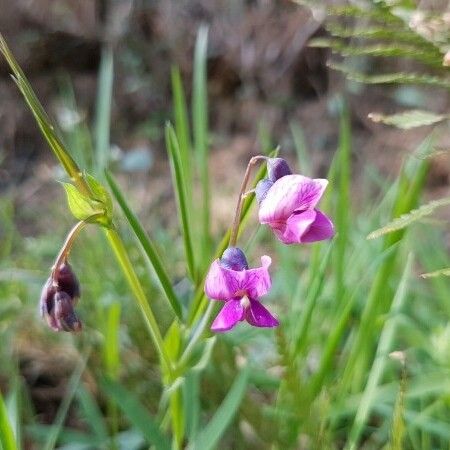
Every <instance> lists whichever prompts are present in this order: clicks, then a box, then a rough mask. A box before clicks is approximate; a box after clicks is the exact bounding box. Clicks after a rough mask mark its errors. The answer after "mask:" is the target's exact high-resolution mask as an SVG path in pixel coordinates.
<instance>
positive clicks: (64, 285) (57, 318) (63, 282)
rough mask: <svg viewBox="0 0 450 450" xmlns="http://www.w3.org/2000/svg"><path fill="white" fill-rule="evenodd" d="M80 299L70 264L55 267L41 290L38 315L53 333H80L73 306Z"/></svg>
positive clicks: (75, 278) (76, 281) (79, 322)
mask: <svg viewBox="0 0 450 450" xmlns="http://www.w3.org/2000/svg"><path fill="white" fill-rule="evenodd" d="M79 297H80V285H79V283H78V280H77V277H76V276H75V273H74V272H73V270H72V268H71V266H70V264H69V263H68V262H67V261H65V262H63V263H62V264H61V265H60V266H59V267H56V268H55V269H54V270H53V272H52V274H51V276H50V277H49V278H48V280H47V281H46V283H45V284H44V287H43V288H42V293H41V298H40V302H39V308H40V313H41V316H42V317H43V318H45V319H46V321H47V323H48V326H49V327H50V328H52V329H53V330H55V331H81V327H82V325H81V321H80V319H79V318H78V317H77V315H76V313H75V311H74V309H73V308H74V306H75V304H76V303H77V301H78V299H79Z"/></svg>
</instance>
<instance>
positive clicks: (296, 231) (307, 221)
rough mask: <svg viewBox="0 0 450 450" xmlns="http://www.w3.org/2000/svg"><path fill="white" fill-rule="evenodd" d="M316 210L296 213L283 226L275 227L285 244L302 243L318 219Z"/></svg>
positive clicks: (279, 237)
mask: <svg viewBox="0 0 450 450" xmlns="http://www.w3.org/2000/svg"><path fill="white" fill-rule="evenodd" d="M316 215H317V213H316V211H314V210H309V211H304V212H301V213H294V214H293V215H292V216H291V217H289V219H288V220H287V222H286V224H283V226H282V227H280V228H278V229H274V232H275V234H276V236H277V237H278V239H279V240H280V241H281V242H283V243H284V244H300V243H301V242H304V241H303V236H304V235H305V234H306V233H307V232H308V230H309V228H310V227H311V225H312V224H313V223H314V220H315V219H316Z"/></svg>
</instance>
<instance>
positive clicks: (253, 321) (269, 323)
mask: <svg viewBox="0 0 450 450" xmlns="http://www.w3.org/2000/svg"><path fill="white" fill-rule="evenodd" d="M245 318H246V320H247V322H248V323H249V324H250V325H253V326H254V327H263V328H269V327H276V326H278V325H279V322H278V320H277V319H275V317H273V316H272V314H270V312H269V311H268V310H267V309H266V308H264V306H263V305H262V304H261V303H260V302H259V301H257V300H251V301H250V307H249V308H248V309H247V311H246V312H245Z"/></svg>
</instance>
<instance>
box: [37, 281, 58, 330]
mask: <svg viewBox="0 0 450 450" xmlns="http://www.w3.org/2000/svg"><path fill="white" fill-rule="evenodd" d="M55 294H56V287H55V286H54V284H53V279H52V277H50V278H49V279H48V280H47V281H46V282H45V284H44V287H43V288H42V292H41V298H40V300H39V312H40V314H41V317H42V318H44V319H45V320H46V321H47V323H48V326H49V327H50V328H53V329H54V330H57V329H58V325H57V324H56V320H55V316H54V310H55Z"/></svg>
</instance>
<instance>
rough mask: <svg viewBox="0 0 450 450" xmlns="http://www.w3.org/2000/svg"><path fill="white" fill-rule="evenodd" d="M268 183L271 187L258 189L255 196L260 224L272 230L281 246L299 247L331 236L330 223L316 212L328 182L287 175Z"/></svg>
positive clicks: (331, 227)
mask: <svg viewBox="0 0 450 450" xmlns="http://www.w3.org/2000/svg"><path fill="white" fill-rule="evenodd" d="M263 181H264V180H263ZM270 181H273V184H272V185H270V183H265V184H264V185H261V188H260V192H259V195H258V196H259V199H260V206H259V221H260V222H261V223H262V224H266V225H268V226H269V227H270V228H272V230H273V231H274V233H275V235H276V236H277V238H278V239H279V240H280V241H281V242H283V243H285V244H302V243H307V242H315V241H322V240H324V239H330V238H332V237H333V236H334V226H333V223H332V222H331V220H330V219H329V218H328V217H327V216H326V215H325V214H324V213H323V212H321V211H319V210H318V209H317V208H316V205H317V203H319V200H320V198H321V197H322V195H323V192H324V191H325V188H326V187H327V184H328V181H327V180H325V179H321V178H316V179H312V178H308V177H304V176H302V175H291V174H288V175H282V176H281V177H280V178H278V179H276V180H270ZM264 187H266V188H267V189H266V190H264ZM261 191H262V192H261ZM257 192H258V188H257Z"/></svg>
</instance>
